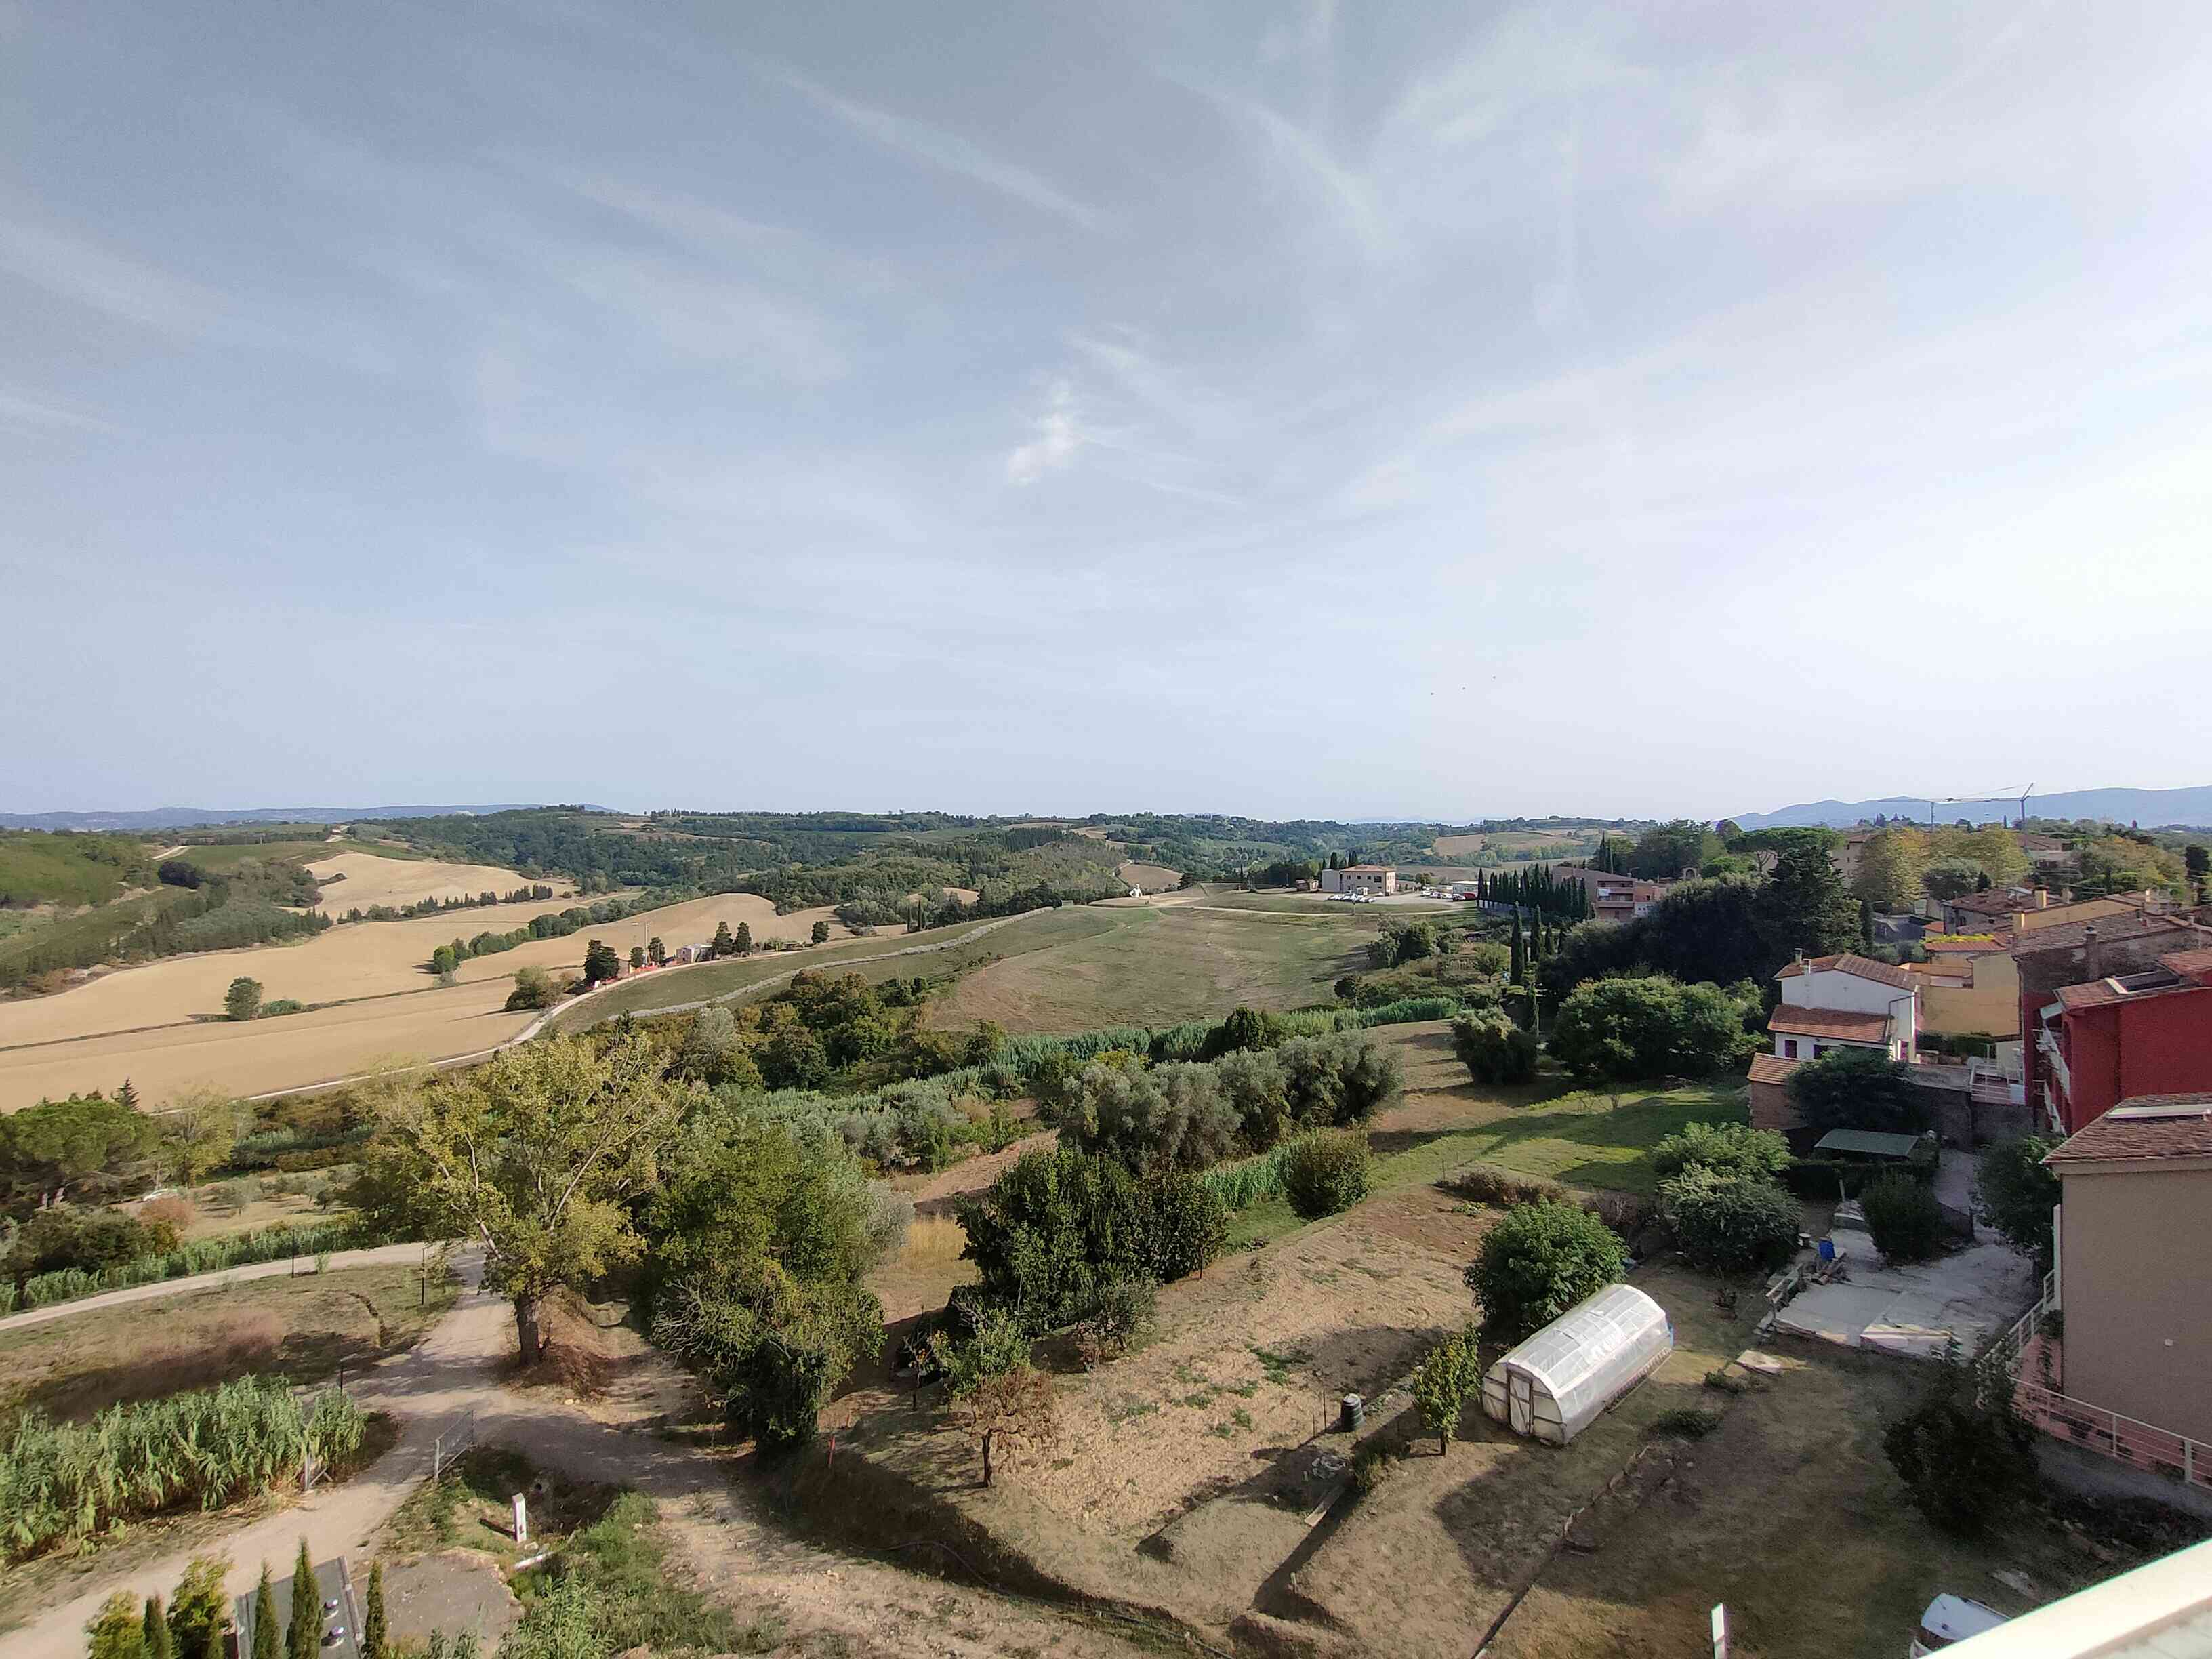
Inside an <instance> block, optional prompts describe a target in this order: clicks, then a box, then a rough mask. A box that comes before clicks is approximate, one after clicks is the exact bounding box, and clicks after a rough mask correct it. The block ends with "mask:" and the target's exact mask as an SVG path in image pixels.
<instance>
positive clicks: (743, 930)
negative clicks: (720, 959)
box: [737, 921, 753, 957]
mask: <svg viewBox="0 0 2212 1659" xmlns="http://www.w3.org/2000/svg"><path fill="white" fill-rule="evenodd" d="M737 949H738V955H739V956H741V957H749V956H750V955H751V954H752V953H753V925H752V923H750V922H749V921H741V922H739V923H738V937H737Z"/></svg>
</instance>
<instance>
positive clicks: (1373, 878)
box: [1321, 864, 1398, 898]
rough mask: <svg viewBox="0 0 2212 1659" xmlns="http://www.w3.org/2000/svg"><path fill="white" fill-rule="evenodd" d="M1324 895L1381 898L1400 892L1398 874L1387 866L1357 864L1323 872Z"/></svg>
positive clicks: (1322, 888)
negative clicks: (1346, 894) (1364, 895)
mask: <svg viewBox="0 0 2212 1659" xmlns="http://www.w3.org/2000/svg"><path fill="white" fill-rule="evenodd" d="M1321 890H1322V892H1324V893H1365V894H1367V895H1369V896H1370V897H1376V898H1380V897H1382V896H1384V895H1386V894H1390V893H1395V892H1396V891H1397V890H1398V872H1396V871H1395V870H1394V869H1392V868H1391V867H1390V866H1389V865H1387V864H1355V865H1352V866H1349V867H1348V868H1346V869H1342V870H1324V871H1322V872H1321Z"/></svg>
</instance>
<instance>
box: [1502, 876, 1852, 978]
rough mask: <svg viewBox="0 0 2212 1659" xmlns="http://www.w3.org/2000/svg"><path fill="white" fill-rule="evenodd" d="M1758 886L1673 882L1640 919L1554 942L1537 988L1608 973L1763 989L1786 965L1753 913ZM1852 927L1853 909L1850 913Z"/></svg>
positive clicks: (1733, 881)
mask: <svg viewBox="0 0 2212 1659" xmlns="http://www.w3.org/2000/svg"><path fill="white" fill-rule="evenodd" d="M1764 891H1765V886H1764V884H1761V883H1759V882H1754V881H1750V880H1746V879H1744V878H1739V877H1723V878H1720V879H1718V880H1716V881H1702V880H1701V881H1686V882H1682V883H1680V884H1677V885H1676V886H1674V888H1672V889H1671V890H1669V891H1668V892H1667V894H1666V895H1665V896H1662V898H1661V899H1660V900H1659V901H1658V902H1657V903H1656V904H1654V905H1653V906H1652V907H1651V908H1650V911H1649V912H1647V913H1646V914H1645V915H1641V916H1637V917H1635V918H1633V919H1632V920H1630V921H1621V922H1595V923H1586V924H1584V925H1583V926H1582V927H1577V928H1576V929H1575V930H1574V931H1573V932H1572V933H1569V934H1568V935H1567V936H1566V938H1565V939H1563V940H1561V941H1560V945H1559V951H1557V953H1555V954H1554V955H1553V957H1551V959H1550V960H1549V961H1547V962H1546V963H1545V964H1544V972H1543V979H1544V984H1545V987H1546V988H1547V990H1549V991H1550V992H1551V993H1552V994H1553V995H1555V996H1564V995H1565V994H1566V993H1567V992H1569V991H1571V990H1572V989H1573V988H1574V987H1576V986H1577V985H1579V984H1581V983H1582V982H1583V981H1585V980H1591V979H1598V978H1601V977H1603V976H1604V975H1607V974H1624V973H1632V974H1666V975H1670V976H1672V977H1673V978H1675V979H1679V980H1681V981H1684V982H1685V983H1692V982H1697V981H1705V982H1708V983H1711V984H1715V985H1733V984H1735V983H1737V982H1738V981H1743V980H1750V981H1753V983H1755V984H1764V983H1765V981H1766V979H1767V978H1768V977H1769V976H1770V975H1772V974H1773V972H1774V970H1775V969H1778V968H1779V967H1780V966H1781V965H1782V964H1783V963H1785V962H1787V961H1788V960H1789V959H1790V952H1789V951H1787V950H1784V951H1780V952H1778V953H1777V952H1773V951H1770V950H1769V948H1768V946H1767V945H1766V943H1765V940H1764V939H1762V938H1761V936H1760V934H1759V928H1758V925H1757V919H1756V915H1755V912H1756V910H1757V907H1758V904H1759V898H1760V896H1761V895H1762V894H1763V892H1764ZM1852 929H1853V933H1854V934H1856V933H1857V908H1856V907H1854V908H1853V911H1852Z"/></svg>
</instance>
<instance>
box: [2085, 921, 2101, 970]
mask: <svg viewBox="0 0 2212 1659" xmlns="http://www.w3.org/2000/svg"><path fill="white" fill-rule="evenodd" d="M2081 965H2082V966H2083V967H2084V968H2087V969H2088V970H2089V978H2090V979H2092V980H2099V979H2102V978H2104V976H2105V950H2104V947H2103V946H2102V945H2099V944H2098V943H2097V929H2096V926H2095V924H2094V923H2092V924H2091V925H2090V926H2088V927H2084V928H2083V929H2082V930H2081Z"/></svg>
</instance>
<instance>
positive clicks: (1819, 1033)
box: [1766, 1002, 1889, 1042]
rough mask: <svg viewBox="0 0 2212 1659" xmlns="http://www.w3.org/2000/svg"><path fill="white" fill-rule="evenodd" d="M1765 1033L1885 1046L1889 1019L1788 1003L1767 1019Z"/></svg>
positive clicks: (1880, 1015) (1874, 1015)
mask: <svg viewBox="0 0 2212 1659" xmlns="http://www.w3.org/2000/svg"><path fill="white" fill-rule="evenodd" d="M1766 1029H1767V1030H1770V1031H1779V1032H1781V1033H1782V1034H1783V1035H1784V1036H1814V1037H1833V1038H1835V1039H1836V1040H1837V1041H1838V1042H1887V1041H1888V1039H1889V1016H1888V1015H1887V1014H1859V1013H1853V1012H1850V1011H1849V1010H1847V1009H1843V1008H1793V1007H1791V1006H1790V1005H1789V1004H1788V1003H1786V1002H1785V1003H1784V1004H1783V1005H1782V1006H1780V1007H1779V1008H1777V1009H1776V1010H1775V1011H1774V1012H1773V1013H1771V1014H1770V1015H1769V1016H1768V1017H1767V1021H1766Z"/></svg>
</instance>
